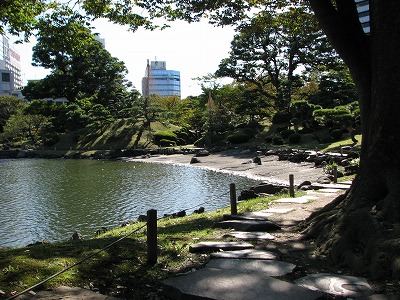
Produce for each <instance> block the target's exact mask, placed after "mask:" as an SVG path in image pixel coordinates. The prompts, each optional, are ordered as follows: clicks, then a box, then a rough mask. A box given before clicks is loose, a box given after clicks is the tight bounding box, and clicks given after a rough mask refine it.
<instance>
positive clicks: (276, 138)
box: [272, 136, 283, 145]
mask: <svg viewBox="0 0 400 300" xmlns="http://www.w3.org/2000/svg"><path fill="white" fill-rule="evenodd" d="M272 144H273V145H283V139H282V138H281V137H279V136H274V137H273V138H272Z"/></svg>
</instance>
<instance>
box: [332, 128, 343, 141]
mask: <svg viewBox="0 0 400 300" xmlns="http://www.w3.org/2000/svg"><path fill="white" fill-rule="evenodd" d="M342 135H343V133H342V130H340V129H334V130H332V131H331V137H332V138H333V139H334V140H339V139H340V138H341V137H342Z"/></svg>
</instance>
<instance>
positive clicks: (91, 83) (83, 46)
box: [23, 12, 130, 106]
mask: <svg viewBox="0 0 400 300" xmlns="http://www.w3.org/2000/svg"><path fill="white" fill-rule="evenodd" d="M37 27H38V29H39V32H38V34H37V35H38V38H37V40H38V41H37V44H36V46H35V47H34V48H33V64H34V65H35V66H41V67H44V68H48V69H52V71H51V73H50V75H48V76H47V77H46V78H44V79H42V80H40V81H36V82H35V81H33V82H30V83H28V86H27V87H26V88H25V89H24V90H23V94H24V95H25V97H27V98H28V99H29V100H33V99H41V98H47V97H53V98H59V97H66V98H67V99H68V100H69V101H71V102H73V101H76V100H77V99H80V98H87V97H92V99H93V101H94V102H95V103H98V104H102V105H105V106H107V105H109V104H111V103H116V102H118V101H119V98H123V97H125V94H126V93H127V88H128V87H129V86H130V83H128V82H127V81H126V80H125V75H126V73H127V70H126V67H125V65H124V63H123V62H121V61H119V60H118V59H116V58H114V57H112V56H111V55H110V53H109V52H108V51H107V50H105V49H104V48H103V46H102V44H101V43H100V42H99V41H97V40H96V39H95V36H94V35H93V34H92V33H91V31H90V29H89V28H87V24H86V22H85V21H83V20H81V18H80V16H78V15H73V16H72V17H71V16H69V15H68V16H67V17H66V16H65V15H64V14H61V13H59V12H55V13H53V14H52V15H51V16H49V17H48V18H47V19H45V18H43V19H41V20H40V22H39V23H38V25H37Z"/></svg>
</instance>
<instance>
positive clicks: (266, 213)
mask: <svg viewBox="0 0 400 300" xmlns="http://www.w3.org/2000/svg"><path fill="white" fill-rule="evenodd" d="M349 186H350V183H345V184H335V185H320V186H319V188H320V190H318V191H309V192H307V195H305V196H302V197H298V198H282V199H279V200H277V201H274V203H273V204H272V205H271V208H269V209H266V210H263V211H259V212H252V213H246V214H243V215H240V216H235V217H233V218H232V217H231V218H229V217H228V216H227V217H226V218H227V219H233V220H227V221H224V222H220V223H218V224H216V226H218V227H221V228H232V231H231V232H230V233H229V234H226V235H224V236H221V238H220V239H221V241H218V242H201V243H197V244H194V245H191V246H190V251H191V252H194V253H210V252H211V255H210V256H211V260H210V262H209V263H208V264H207V265H206V266H205V267H204V268H203V269H200V270H196V271H193V272H190V273H188V274H185V275H183V276H177V277H174V278H169V279H167V280H165V281H164V285H165V288H164V290H165V293H166V294H167V295H168V296H169V297H171V299H208V300H210V299H215V300H225V299H226V300H245V299H246V300H248V299H251V300H258V299H260V300H261V299H264V300H268V299H271V300H272V299H274V300H281V299H282V300H284V299H304V300H308V299H310V300H312V299H324V298H325V299H327V298H329V299H333V297H340V298H344V299H345V298H348V299H356V298H362V299H376V298H373V297H377V295H375V296H372V295H373V294H374V291H373V289H372V288H371V286H370V285H369V284H368V282H367V281H366V280H365V279H364V278H358V277H352V276H342V275H338V274H327V273H320V274H308V275H307V276H304V277H301V278H299V279H298V280H296V281H290V280H288V278H290V276H288V275H290V274H291V273H293V272H294V271H295V270H296V268H298V266H296V265H295V264H292V263H288V262H285V261H284V259H283V260H282V258H281V256H280V255H279V254H278V253H277V252H274V251H270V250H268V249H272V250H273V249H274V247H275V248H277V247H279V242H280V241H279V237H280V235H283V234H287V232H285V231H287V230H288V228H289V227H290V226H293V225H296V224H298V222H300V221H302V220H304V219H305V218H306V217H307V216H309V215H310V213H312V212H313V211H315V210H317V209H319V208H321V207H323V206H324V205H325V204H327V203H328V202H330V201H331V200H332V199H334V198H335V197H336V196H338V195H339V194H341V193H343V191H344V190H346V189H347V188H349ZM288 213H290V220H288V216H289V214H288ZM286 237H287V236H286ZM227 239H228V241H227ZM232 239H233V240H234V241H232ZM229 240H230V241H229ZM249 241H252V243H249ZM253 244H254V245H256V246H257V249H254V245H253ZM295 244H296V243H293V247H294V248H296V245H295ZM260 245H266V247H261V248H264V249H259V248H260ZM271 245H274V246H271ZM299 247H301V246H299ZM265 249H267V250H265ZM370 297H372V298H370ZM379 297H381V295H379ZM382 299H389V298H382Z"/></svg>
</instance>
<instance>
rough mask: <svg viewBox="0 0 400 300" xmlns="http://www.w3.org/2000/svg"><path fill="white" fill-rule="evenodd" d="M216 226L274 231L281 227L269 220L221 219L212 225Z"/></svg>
mask: <svg viewBox="0 0 400 300" xmlns="http://www.w3.org/2000/svg"><path fill="white" fill-rule="evenodd" d="M214 226H215V227H218V228H232V229H235V230H239V231H276V230H280V229H281V228H280V227H279V226H278V225H276V224H275V223H272V222H270V221H244V220H243V221H242V220H231V221H222V222H218V223H216V224H215V225H214Z"/></svg>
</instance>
